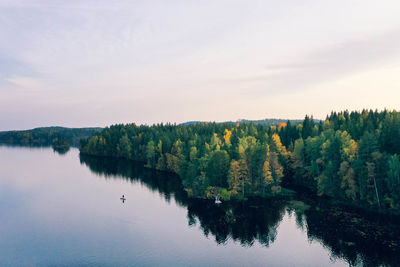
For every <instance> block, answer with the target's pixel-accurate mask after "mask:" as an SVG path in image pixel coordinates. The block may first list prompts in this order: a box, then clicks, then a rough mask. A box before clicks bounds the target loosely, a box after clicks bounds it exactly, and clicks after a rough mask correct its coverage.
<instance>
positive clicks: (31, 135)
mask: <svg viewBox="0 0 400 267" xmlns="http://www.w3.org/2000/svg"><path fill="white" fill-rule="evenodd" d="M102 129H103V128H100V127H90V128H66V127H59V126H52V127H40V128H34V129H31V130H24V131H3V132H0V144H7V145H22V146H50V145H52V143H53V141H54V140H55V139H61V138H65V139H67V140H68V142H69V144H70V145H71V146H75V147H77V146H79V141H80V140H81V139H87V138H89V137H90V136H92V135H93V134H94V133H97V132H99V131H101V130H102Z"/></svg>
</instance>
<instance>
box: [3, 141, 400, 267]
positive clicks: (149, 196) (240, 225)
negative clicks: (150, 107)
mask: <svg viewBox="0 0 400 267" xmlns="http://www.w3.org/2000/svg"><path fill="white" fill-rule="evenodd" d="M122 194H124V195H125V197H126V199H127V200H126V201H125V203H122V202H121V200H120V197H121V195H122ZM299 203H300V204H299ZM302 203H303V202H299V201H297V200H292V199H291V200H288V199H265V200H261V199H251V200H249V201H248V202H246V203H242V202H231V203H223V204H222V205H219V206H218V205H216V204H214V203H213V202H212V201H205V200H196V199H187V198H186V194H185V192H184V191H183V189H182V186H181V184H180V181H179V179H178V178H177V177H176V176H173V175H170V174H167V173H160V172H155V171H152V170H148V169H145V168H143V167H142V166H141V165H140V164H134V163H132V162H128V161H121V160H115V159H104V158H93V157H84V156H81V157H80V156H79V151H78V150H77V149H71V150H70V151H69V152H68V153H66V154H63V155H62V154H58V153H55V152H53V151H52V150H51V149H50V148H31V149H30V148H22V147H5V146H0V226H1V227H0V237H1V238H0V264H1V265H2V266H15V265H17V266H21V265H24V266H55V265H56V266H57V265H59V266H72V265H79V266H85V265H86V266H93V265H101V266H128V265H129V266H131V265H137V266H221V265H225V266H243V265H252V266H266V265H269V266H348V265H349V264H350V263H351V264H354V265H361V264H365V265H367V264H368V262H370V263H371V264H372V265H376V264H390V265H394V264H395V263H396V260H397V259H398V258H396V253H395V252H397V251H394V252H393V251H387V250H384V251H381V252H379V251H378V252H374V253H375V255H369V254H371V252H369V250H368V249H369V246H367V247H366V248H363V247H362V244H363V242H362V241H361V242H358V240H356V238H355V237H354V238H353V239H354V240H353V241H352V242H350V241H349V240H346V238H347V237H342V236H341V235H347V234H341V233H340V231H338V233H337V234H335V231H337V230H338V229H339V228H340V227H335V226H332V225H329V226H327V225H326V222H323V217H321V216H320V215H318V214H319V213H318V212H314V213H313V212H312V210H313V209H312V208H311V209H310V210H309V211H308V210H304V206H303V205H302ZM319 222H321V223H319ZM367 234H368V233H367ZM350 238H351V237H350ZM366 240H368V239H366ZM393 242H394V241H393ZM391 252H393V253H394V254H393V253H392V254H391Z"/></svg>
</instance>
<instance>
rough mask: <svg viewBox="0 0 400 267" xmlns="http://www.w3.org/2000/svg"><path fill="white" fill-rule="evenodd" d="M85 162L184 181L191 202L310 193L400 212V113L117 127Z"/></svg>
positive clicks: (95, 139) (87, 147) (98, 137)
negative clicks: (122, 163) (121, 161)
mask: <svg viewBox="0 0 400 267" xmlns="http://www.w3.org/2000/svg"><path fill="white" fill-rule="evenodd" d="M80 151H81V153H82V154H88V155H96V156H105V157H118V158H126V159H131V160H135V161H141V162H144V163H145V164H146V167H149V168H154V169H157V170H161V171H169V172H172V173H176V174H178V175H179V177H180V179H181V180H182V184H183V186H184V188H185V190H186V192H187V194H188V196H189V197H200V198H212V197H214V196H216V195H218V196H219V197H221V198H222V199H223V200H229V199H231V198H237V199H246V198H248V197H250V196H271V195H278V194H287V193H290V191H289V190H287V189H286V188H285V187H283V186H282V185H290V187H291V188H303V189H306V190H308V191H309V192H311V193H314V194H317V195H319V196H326V197H330V198H334V199H336V200H340V201H343V202H346V203H349V204H354V205H360V206H364V207H368V208H371V209H376V210H384V211H393V212H398V211H399V209H400V160H399V159H400V158H399V154H400V113H399V112H397V111H389V110H383V111H377V110H375V111H374V110H363V111H360V112H358V111H352V112H349V111H343V112H332V113H331V114H330V115H328V116H327V117H326V119H325V120H324V121H315V120H314V119H313V118H312V117H309V116H305V119H304V120H303V121H301V122H300V123H292V122H291V121H287V123H279V125H269V126H266V125H262V124H254V123H251V122H250V123H237V124H232V123H196V124H190V125H172V124H156V125H153V126H146V125H140V126H138V125H135V124H126V125H122V124H118V125H113V126H110V127H107V128H105V129H104V130H102V131H101V132H98V133H95V134H94V135H93V136H92V137H90V138H88V139H86V140H82V141H81V143H80Z"/></svg>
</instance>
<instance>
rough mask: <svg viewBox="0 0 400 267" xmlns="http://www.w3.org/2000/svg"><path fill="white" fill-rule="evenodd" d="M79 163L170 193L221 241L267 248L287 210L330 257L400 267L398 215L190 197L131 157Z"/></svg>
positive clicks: (309, 203)
mask: <svg viewBox="0 0 400 267" xmlns="http://www.w3.org/2000/svg"><path fill="white" fill-rule="evenodd" d="M80 161H81V164H85V165H87V166H88V167H89V169H90V170H91V171H92V172H94V173H96V174H98V175H100V176H103V177H105V178H106V179H110V178H112V179H125V180H127V181H130V182H132V183H136V182H139V183H141V184H143V185H145V186H146V187H147V188H149V189H150V190H152V191H155V192H159V194H160V195H162V196H163V197H164V198H165V200H166V201H168V202H169V201H170V199H171V197H173V198H174V199H175V202H176V203H177V204H178V205H180V206H182V207H186V209H187V218H188V224H189V225H190V226H193V225H199V227H200V228H201V229H202V231H203V233H204V235H206V236H210V235H211V236H213V237H214V238H215V241H216V242H217V243H218V244H221V245H223V244H225V243H227V241H228V240H229V239H232V240H234V241H237V242H240V244H242V246H248V247H249V246H252V245H253V244H254V242H255V241H258V242H259V243H260V244H262V245H264V246H266V247H268V246H269V245H270V244H272V243H273V242H274V241H275V239H276V236H277V227H278V226H279V224H280V222H281V221H282V219H283V217H284V215H285V213H286V212H288V213H289V214H292V215H294V216H295V218H296V222H297V227H298V228H300V229H302V230H305V231H306V233H307V236H308V239H309V240H310V241H311V240H315V241H318V242H320V243H321V244H322V245H323V246H324V247H325V248H327V249H329V251H330V253H331V257H332V258H342V259H344V260H346V261H347V262H348V263H349V265H352V266H359V265H362V266H379V265H383V266H399V265H400V227H399V225H400V220H399V219H398V218H397V217H388V216H383V215H376V214H370V213H367V212H364V211H360V210H355V209H354V208H348V207H343V206H340V205H337V204H333V203H330V202H329V201H327V200H321V199H310V198H305V197H301V196H298V197H296V199H294V198H274V199H259V198H252V199H249V200H247V201H245V202H243V201H229V202H224V203H222V204H221V205H215V203H214V201H211V200H204V199H192V198H188V197H187V196H186V192H185V191H184V189H183V187H182V184H181V181H180V179H179V177H177V176H176V175H174V174H170V173H165V172H158V171H155V170H150V169H147V168H144V167H143V165H142V164H139V163H134V162H132V161H127V160H121V159H114V158H102V157H92V156H85V155H80Z"/></svg>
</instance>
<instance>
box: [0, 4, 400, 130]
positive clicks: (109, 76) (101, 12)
mask: <svg viewBox="0 0 400 267" xmlns="http://www.w3.org/2000/svg"><path fill="white" fill-rule="evenodd" d="M399 103H400V1H398V0H393V1H385V0H382V1H376V0H357V1H354V0H335V1H316V0H312V1H306V0H297V1H294V0H293V1H286V0H280V1H268V0H263V1H256V0H243V1H240V0H218V1H215V0H214V1H207V0H201V1H200V0H182V1H177V0H168V1H165V0H164V1H161V0H160V1H157V0H146V1H135V0H131V1H117V0H113V1H109V0H76V1H74V0H68V1H65V0H61V1H58V0H47V1H46V0H42V1H39V0H38V1H35V0H26V1H19V0H0V130H9V129H27V128H33V127H38V126H51V125H60V126H68V127H83V126H106V125H110V124H114V123H127V122H135V123H137V124H152V123H157V122H177V123H180V122H184V121H190V120H202V121H225V120H237V119H242V118H246V119H263V118H285V119H295V118H303V117H304V115H305V114H312V115H314V117H316V118H322V119H323V118H325V116H326V115H327V114H328V113H330V112H331V111H332V110H337V111H339V110H343V109H349V110H360V109H363V108H368V109H369V108H372V109H383V108H388V109H399Z"/></svg>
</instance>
